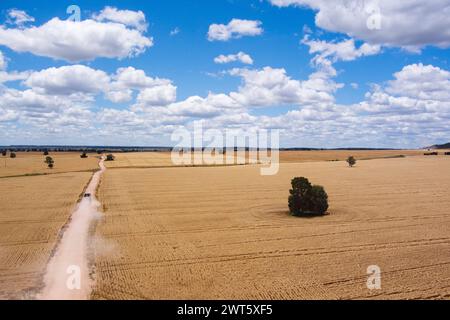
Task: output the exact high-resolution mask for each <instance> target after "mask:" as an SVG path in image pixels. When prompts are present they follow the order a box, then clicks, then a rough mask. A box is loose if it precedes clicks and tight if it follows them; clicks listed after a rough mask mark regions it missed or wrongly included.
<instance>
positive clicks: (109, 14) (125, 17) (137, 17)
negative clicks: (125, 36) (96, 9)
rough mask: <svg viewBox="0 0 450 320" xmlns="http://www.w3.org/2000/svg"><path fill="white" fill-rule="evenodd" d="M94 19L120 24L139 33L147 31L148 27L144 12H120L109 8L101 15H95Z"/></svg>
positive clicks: (101, 12)
mask: <svg viewBox="0 0 450 320" xmlns="http://www.w3.org/2000/svg"><path fill="white" fill-rule="evenodd" d="M92 18H93V19H94V20H96V21H111V22H118V23H121V24H124V25H126V26H129V27H132V28H136V29H137V30H139V31H146V30H147V27H148V24H147V22H146V20H145V14H144V13H143V12H142V11H132V10H119V9H117V8H114V7H109V6H107V7H105V8H104V9H103V10H102V11H100V13H98V14H94V15H93V16H92Z"/></svg>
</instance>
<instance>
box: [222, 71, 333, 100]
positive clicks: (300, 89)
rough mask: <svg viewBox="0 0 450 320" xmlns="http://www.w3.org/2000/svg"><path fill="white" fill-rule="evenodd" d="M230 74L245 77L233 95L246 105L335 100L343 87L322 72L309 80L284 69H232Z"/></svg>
mask: <svg viewBox="0 0 450 320" xmlns="http://www.w3.org/2000/svg"><path fill="white" fill-rule="evenodd" d="M230 74H231V75H234V76H240V77H241V78H242V80H243V84H242V85H241V86H240V87H239V90H238V91H237V92H232V93H230V97H231V98H233V99H235V100H236V101H238V102H239V103H240V104H241V105H246V106H271V105H286V104H295V105H303V104H313V103H316V104H321V103H331V102H333V101H334V97H333V95H332V93H333V92H335V91H336V90H337V89H338V88H340V87H341V85H339V84H336V83H334V82H333V81H331V80H329V79H328V78H327V76H324V75H322V74H320V73H313V74H311V75H310V77H309V78H308V80H305V81H299V80H294V79H291V78H290V77H289V76H288V75H287V74H286V70H285V69H282V68H280V69H274V68H271V67H265V68H263V69H260V70H250V69H232V70H231V71H230Z"/></svg>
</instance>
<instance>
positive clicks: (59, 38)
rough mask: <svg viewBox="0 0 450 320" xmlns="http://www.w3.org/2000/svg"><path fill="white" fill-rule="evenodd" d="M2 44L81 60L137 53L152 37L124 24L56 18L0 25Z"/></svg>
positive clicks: (70, 59) (40, 53) (42, 53)
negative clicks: (33, 23) (20, 25)
mask: <svg viewBox="0 0 450 320" xmlns="http://www.w3.org/2000/svg"><path fill="white" fill-rule="evenodd" d="M0 45H4V46H7V47H9V48H11V49H12V50H14V51H17V52H31V53H33V54H35V55H38V56H45V57H51V58H55V59H61V60H66V61H69V62H78V61H85V60H93V59H95V58H98V57H105V58H126V57H132V56H136V55H139V54H141V53H142V52H144V51H145V50H146V48H148V47H151V46H152V45H153V40H152V38H147V37H145V36H143V35H142V33H141V32H140V31H138V30H135V29H129V28H127V27H126V25H124V24H119V23H112V22H106V23H104V22H98V21H94V20H83V21H79V22H77V21H69V20H60V19H58V18H53V19H51V20H50V21H48V22H46V23H45V24H43V25H41V26H39V27H35V26H33V27H29V28H19V29H14V28H5V26H0Z"/></svg>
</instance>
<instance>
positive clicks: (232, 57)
mask: <svg viewBox="0 0 450 320" xmlns="http://www.w3.org/2000/svg"><path fill="white" fill-rule="evenodd" d="M235 61H240V62H242V63H244V64H253V59H252V57H250V55H248V54H246V53H244V52H242V51H240V52H238V53H236V54H229V55H223V54H221V55H220V56H217V57H215V58H214V62H215V63H220V64H223V63H230V62H235Z"/></svg>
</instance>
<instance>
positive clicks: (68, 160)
mask: <svg viewBox="0 0 450 320" xmlns="http://www.w3.org/2000/svg"><path fill="white" fill-rule="evenodd" d="M16 155H17V157H16V158H15V159H9V158H8V157H2V156H0V177H9V176H19V175H35V174H51V173H61V172H73V171H87V170H96V169H97V168H98V161H99V159H98V158H97V157H95V156H94V155H89V157H88V158H86V159H81V158H80V153H78V152H55V153H50V156H51V157H52V158H53V160H54V161H55V165H54V168H53V169H49V168H48V167H47V164H46V163H44V160H45V157H46V156H44V155H43V154H42V153H41V152H39V153H37V152H16Z"/></svg>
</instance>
